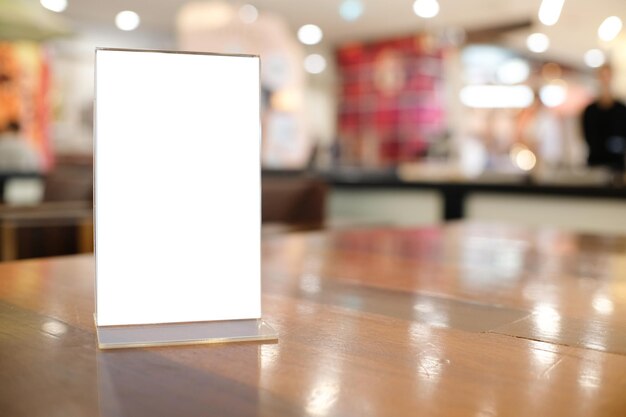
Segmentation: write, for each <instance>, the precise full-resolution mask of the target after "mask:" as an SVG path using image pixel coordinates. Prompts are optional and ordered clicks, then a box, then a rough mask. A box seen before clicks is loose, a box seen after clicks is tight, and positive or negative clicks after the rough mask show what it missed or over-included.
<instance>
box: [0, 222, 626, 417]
mask: <svg viewBox="0 0 626 417" xmlns="http://www.w3.org/2000/svg"><path fill="white" fill-rule="evenodd" d="M625 285H626V239H624V238H615V237H612V238H608V237H601V236H586V235H575V234H568V233H562V232H557V231H553V230H546V229H541V230H529V229H521V228H514V227H508V226H502V225H481V224H453V225H450V226H446V227H441V228H439V227H437V228H426V229H415V230H404V229H376V230H372V229H369V230H368V229H363V230H345V231H335V232H317V233H302V234H291V235H284V236H280V235H268V236H265V237H264V242H263V310H264V319H265V320H267V321H268V322H269V323H270V324H271V325H272V326H274V327H275V328H276V329H277V330H278V331H279V334H280V339H279V342H278V343H273V344H257V343H241V344H223V345H203V346H185V347H162V348H152V349H133V350H120V351H112V352H103V351H98V350H97V349H96V341H95V334H94V328H93V316H92V314H93V310H94V300H93V259H92V257H90V256H85V255H83V256H72V257H63V258H51V259H44V260H33V261H20V262H10V263H4V264H0V415H2V416H4V415H7V416H57V415H59V416H84V415H101V416H171V415H179V416H187V415H190V416H193V415H220V416H307V415H308V416H413V415H429V416H430V415H432V416H527V415H541V416H544V415H545V416H618V415H626V397H625V396H624V395H623V393H624V391H625V390H626V378H625V375H626V356H625V355H621V354H615V353H610V352H618V353H621V352H623V351H622V350H621V348H622V347H623V344H624V343H625V339H624V337H623V335H624V332H625V331H626V316H625V314H624V313H625V312H626V289H625ZM513 330H514V331H513ZM538 331H540V332H539V333H538ZM541 332H543V333H541ZM603 335H604V336H603ZM607 335H608V336H607ZM548 336H549V338H548ZM542 339H547V340H542ZM574 339H575V340H574ZM573 341H574V342H576V341H578V342H580V341H587V342H586V343H583V342H580V343H574V342H573ZM607 351H610V352H607Z"/></svg>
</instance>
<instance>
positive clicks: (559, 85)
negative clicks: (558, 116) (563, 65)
mask: <svg viewBox="0 0 626 417" xmlns="http://www.w3.org/2000/svg"><path fill="white" fill-rule="evenodd" d="M539 99H541V102H542V103H543V104H545V105H546V106H547V107H558V106H560V105H561V104H563V103H565V100H566V99H567V83H565V81H563V80H554V81H553V82H552V83H550V84H548V85H544V86H543V87H541V89H540V90H539Z"/></svg>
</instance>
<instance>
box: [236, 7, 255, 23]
mask: <svg viewBox="0 0 626 417" xmlns="http://www.w3.org/2000/svg"><path fill="white" fill-rule="evenodd" d="M258 17H259V11H258V10H257V8H256V7H254V6H253V5H251V4H244V5H243V6H241V7H240V8H239V18H240V19H241V21H242V22H243V23H248V24H250V23H254V22H256V20H257V18H258Z"/></svg>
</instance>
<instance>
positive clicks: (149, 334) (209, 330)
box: [96, 319, 278, 349]
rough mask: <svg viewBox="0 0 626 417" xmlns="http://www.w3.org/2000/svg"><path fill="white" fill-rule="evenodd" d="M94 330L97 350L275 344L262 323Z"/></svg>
mask: <svg viewBox="0 0 626 417" xmlns="http://www.w3.org/2000/svg"><path fill="white" fill-rule="evenodd" d="M96 330H97V333H98V347H99V348H100V349H116V348H132V347H148V346H171V345H195V344H204V343H226V342H247V341H268V342H271V341H276V340H278V334H277V333H276V331H275V330H274V329H273V328H272V327H271V326H269V325H268V324H267V323H265V322H264V321H263V320H262V319H251V320H225V321H202V322H190V323H166V324H145V325H128V326H96Z"/></svg>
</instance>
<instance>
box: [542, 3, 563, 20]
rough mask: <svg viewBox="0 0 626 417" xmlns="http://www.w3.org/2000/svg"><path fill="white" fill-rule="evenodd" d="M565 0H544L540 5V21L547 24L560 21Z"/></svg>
mask: <svg viewBox="0 0 626 417" xmlns="http://www.w3.org/2000/svg"><path fill="white" fill-rule="evenodd" d="M563 3H565V0H543V1H542V2H541V6H539V21H540V22H541V23H543V24H544V25H546V26H552V25H554V24H556V22H558V21H559V17H560V16H561V10H563Z"/></svg>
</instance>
